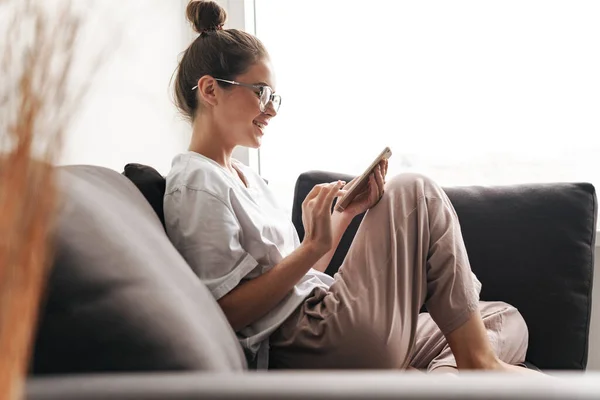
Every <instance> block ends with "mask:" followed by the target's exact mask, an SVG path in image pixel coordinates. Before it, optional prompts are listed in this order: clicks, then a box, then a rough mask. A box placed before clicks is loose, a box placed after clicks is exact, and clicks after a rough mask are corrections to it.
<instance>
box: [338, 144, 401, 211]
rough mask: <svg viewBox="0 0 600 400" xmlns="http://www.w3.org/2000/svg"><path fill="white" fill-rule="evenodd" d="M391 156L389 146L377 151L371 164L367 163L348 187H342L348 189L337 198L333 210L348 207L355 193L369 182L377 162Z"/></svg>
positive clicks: (342, 209) (341, 209)
mask: <svg viewBox="0 0 600 400" xmlns="http://www.w3.org/2000/svg"><path fill="white" fill-rule="evenodd" d="M391 156H392V150H391V149H390V148H389V147H386V148H385V149H383V151H382V152H381V153H379V155H378V156H377V158H375V160H373V162H372V163H371V165H369V167H368V168H367V169H366V170H365V172H363V173H362V175H361V176H360V177H359V178H358V179H356V180H355V181H354V182H353V183H352V186H351V187H349V188H344V189H346V190H348V192H346V194H345V195H344V196H343V197H342V198H340V199H338V201H337V203H336V204H335V210H336V211H344V210H345V209H346V207H348V204H350V203H351V202H352V200H354V198H355V197H356V195H357V194H359V193H360V192H361V191H362V190H363V189H364V187H365V186H366V185H367V184H368V183H369V175H370V174H371V172H373V170H374V169H375V167H377V164H379V163H380V162H381V161H382V160H387V159H388V158H390V157H391Z"/></svg>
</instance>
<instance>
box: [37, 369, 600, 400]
mask: <svg viewBox="0 0 600 400" xmlns="http://www.w3.org/2000/svg"><path fill="white" fill-rule="evenodd" d="M598 378H599V377H598V376H597V375H591V374H585V375H584V374H577V375H575V374H565V373H561V374H558V375H557V376H555V377H548V376H545V375H541V374H540V375H539V376H535V377H532V376H523V375H506V374H490V373H488V374H482V373H470V374H469V373H466V374H463V375H462V376H461V377H460V378H457V377H455V376H436V377H435V378H433V377H432V376H431V375H427V374H422V373H420V372H399V371H352V372H346V371H345V372H342V371H318V372H315V371H312V372H260V373H258V372H256V373H251V372H247V373H240V374H212V373H211V374H199V373H169V374H147V375H128V374H121V375H104V376H102V375H97V376H78V377H68V376H65V377H56V378H35V379H31V380H30V381H29V382H28V384H27V391H26V398H27V399H29V400H101V399H113V400H125V399H127V400H136V399H144V400H153V399H156V400H159V399H160V400H163V399H171V400H183V399H261V400H269V399H274V400H275V399H277V400H285V399H302V400H321V399H322V400H334V399H369V400H374V399H417V398H418V399H424V400H425V399H447V398H456V399H466V398H468V399H480V398H481V399H484V398H485V399H511V400H513V399H549V398H556V399H570V398H578V399H597V398H598V397H600V379H598Z"/></svg>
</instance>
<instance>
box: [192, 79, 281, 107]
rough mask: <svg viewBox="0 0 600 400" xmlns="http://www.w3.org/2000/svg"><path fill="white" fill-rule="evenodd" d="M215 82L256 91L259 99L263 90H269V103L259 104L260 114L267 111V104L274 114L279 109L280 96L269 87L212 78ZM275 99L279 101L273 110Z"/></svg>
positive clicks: (195, 87) (196, 87)
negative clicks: (270, 105)
mask: <svg viewBox="0 0 600 400" xmlns="http://www.w3.org/2000/svg"><path fill="white" fill-rule="evenodd" d="M214 79H215V80H216V81H219V82H223V83H228V84H230V85H235V86H242V87H246V88H249V89H258V90H259V91H260V92H259V93H258V94H259V96H260V97H262V91H263V90H265V88H269V89H270V90H271V97H270V98H269V101H267V103H266V104H264V105H263V103H262V101H261V102H260V103H259V108H260V112H263V113H264V112H265V111H266V110H267V105H268V104H269V103H272V104H273V109H274V110H275V112H278V111H279V108H280V107H281V96H280V95H278V94H275V93H273V88H272V87H271V86H269V85H253V84H251V83H242V82H236V81H230V80H227V79H221V78H214ZM196 89H198V85H196V86H194V87H193V88H192V91H193V90H196ZM275 98H278V99H279V102H278V103H277V104H279V105H278V106H277V108H275V102H274V101H273V100H274V99H275ZM259 99H260V98H259Z"/></svg>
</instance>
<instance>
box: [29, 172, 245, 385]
mask: <svg viewBox="0 0 600 400" xmlns="http://www.w3.org/2000/svg"><path fill="white" fill-rule="evenodd" d="M59 176H60V183H61V184H60V188H61V190H60V194H61V196H62V201H63V204H62V205H61V209H60V214H59V219H58V226H57V230H56V234H55V238H54V240H55V250H56V258H55V262H54V267H53V270H52V273H51V276H50V280H49V285H48V292H47V295H46V299H45V301H44V305H43V308H42V311H41V315H40V318H41V321H40V327H39V331H38V334H37V338H36V341H35V351H34V358H33V365H32V372H33V373H36V374H64V373H84V372H92V371H102V372H109V371H151V370H155V371H156V370H163V371H164V370H206V371H237V370H242V369H244V368H245V366H246V362H245V359H244V356H243V353H242V351H241V347H240V346H239V344H238V341H237V339H236V337H235V334H234V333H233V331H232V330H231V328H230V326H229V324H228V322H227V320H226V319H225V316H224V315H223V313H222V312H221V310H220V308H219V306H218V304H217V303H216V302H215V301H214V299H213V297H212V296H211V295H210V293H209V291H208V290H207V289H206V288H205V287H204V285H203V284H202V283H201V282H200V281H199V280H198V278H197V277H196V275H195V274H194V273H193V272H192V271H191V269H190V268H189V267H188V265H187V264H186V263H185V261H184V260H183V258H182V257H181V256H180V255H179V253H178V252H177V250H176V249H175V248H174V247H173V246H172V245H171V243H170V241H169V239H168V237H167V236H166V234H165V232H164V229H163V227H162V225H161V223H160V221H159V218H158V217H157V216H156V214H155V213H154V211H153V210H152V208H151V207H150V205H149V204H148V202H146V200H145V199H144V197H143V196H142V194H141V193H140V192H139V191H138V190H137V189H136V187H135V186H134V185H133V184H132V183H131V182H130V181H129V180H128V179H127V178H126V177H124V176H122V175H121V174H119V173H117V172H115V171H112V170H108V169H104V168H100V167H87V166H70V167H63V168H60V175H59Z"/></svg>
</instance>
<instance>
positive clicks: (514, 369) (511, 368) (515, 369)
mask: <svg viewBox="0 0 600 400" xmlns="http://www.w3.org/2000/svg"><path fill="white" fill-rule="evenodd" d="M500 363H501V365H502V369H503V370H504V371H505V372H511V373H518V374H524V375H538V376H539V375H543V374H542V373H541V372H539V371H536V370H533V369H529V368H527V367H522V366H520V365H510V364H507V363H505V362H504V361H500Z"/></svg>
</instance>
